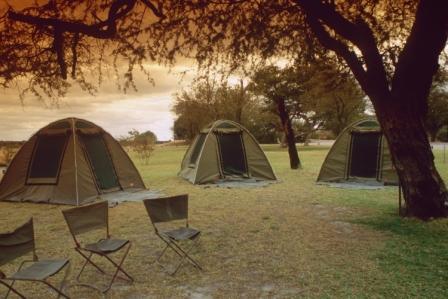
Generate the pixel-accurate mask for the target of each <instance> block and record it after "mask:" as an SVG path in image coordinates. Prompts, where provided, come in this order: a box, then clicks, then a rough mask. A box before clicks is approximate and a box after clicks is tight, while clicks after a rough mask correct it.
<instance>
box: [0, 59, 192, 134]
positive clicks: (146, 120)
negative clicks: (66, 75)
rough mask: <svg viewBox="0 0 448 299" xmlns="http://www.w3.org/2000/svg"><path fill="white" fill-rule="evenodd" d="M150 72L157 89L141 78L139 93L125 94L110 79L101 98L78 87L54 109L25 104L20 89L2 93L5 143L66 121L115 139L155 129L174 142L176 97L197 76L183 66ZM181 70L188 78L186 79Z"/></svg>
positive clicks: (31, 101)
mask: <svg viewBox="0 0 448 299" xmlns="http://www.w3.org/2000/svg"><path fill="white" fill-rule="evenodd" d="M149 70H150V73H151V75H152V77H153V79H154V81H155V85H154V86H153V85H152V84H151V83H149V82H148V81H147V80H146V78H144V76H143V75H141V74H140V75H139V74H137V76H136V80H135V81H136V85H137V89H138V90H137V92H135V91H129V92H127V93H126V94H125V93H123V92H122V91H119V90H118V88H117V86H116V83H115V81H114V79H109V80H107V79H106V80H104V83H103V84H102V86H101V88H100V89H99V90H98V92H97V93H96V94H95V96H92V95H90V94H88V93H86V92H83V91H81V90H80V89H79V88H78V87H73V88H72V89H71V90H70V92H69V93H68V95H67V97H65V98H64V99H62V100H61V101H60V103H59V107H49V106H48V105H46V104H45V103H42V102H39V101H38V100H37V99H36V98H35V97H34V96H31V95H30V96H27V97H26V98H25V101H24V103H23V104H22V102H21V101H20V98H19V96H18V91H17V90H14V89H6V90H5V89H3V90H1V89H0V140H3V141H6V140H14V141H18V140H27V139H28V138H29V137H30V136H31V135H32V134H34V133H35V132H36V131H38V130H39V129H40V128H42V127H43V126H45V125H46V124H48V123H49V122H52V121H55V120H58V119H62V118H66V117H78V118H83V119H87V120H89V121H92V122H94V123H96V124H97V125H99V126H101V127H102V128H103V129H104V130H106V131H108V132H109V133H111V134H112V135H113V136H114V137H120V136H124V135H127V133H128V132H129V131H130V130H131V129H136V130H138V131H140V132H144V131H147V130H150V131H152V132H154V133H155V134H156V136H157V138H158V140H170V139H172V138H173V137H172V136H173V133H172V130H171V128H172V126H173V121H174V117H175V115H174V114H173V113H172V112H171V111H170V110H171V106H172V102H173V99H174V97H173V95H174V94H175V93H176V92H179V91H181V90H182V88H187V87H188V85H189V84H190V83H191V80H192V77H193V76H194V72H193V69H192V67H191V66H187V65H177V66H175V67H174V68H172V69H171V70H170V69H168V68H166V67H163V66H158V65H151V66H149ZM181 72H186V74H185V75H184V76H181V74H180V73H181Z"/></svg>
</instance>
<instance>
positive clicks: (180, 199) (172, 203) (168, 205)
mask: <svg viewBox="0 0 448 299" xmlns="http://www.w3.org/2000/svg"><path fill="white" fill-rule="evenodd" d="M143 203H144V205H145V208H146V211H147V212H148V215H149V218H150V219H151V223H152V225H153V227H154V231H155V233H156V235H157V236H158V237H159V238H160V239H162V241H163V242H165V244H166V246H165V248H164V249H163V250H162V252H161V253H160V255H159V256H158V257H157V258H156V260H155V262H157V263H159V264H160V265H161V266H162V267H164V265H163V264H161V263H160V259H161V258H162V256H163V255H164V254H165V252H166V250H167V249H168V248H170V249H172V250H173V251H174V253H176V254H177V255H178V256H179V262H178V263H177V265H176V266H175V268H174V271H172V272H171V273H170V274H171V275H174V274H176V272H177V270H179V268H180V266H181V265H182V263H183V262H184V260H185V259H186V260H188V261H189V262H190V263H191V264H193V266H195V267H196V268H198V269H200V270H202V268H201V266H200V265H199V264H198V262H196V261H195V260H194V259H193V258H192V257H191V256H190V255H189V252H190V251H191V250H192V249H193V248H194V247H195V246H196V245H197V244H198V241H199V237H200V234H201V232H200V231H199V230H196V229H194V228H190V227H189V225H188V195H187V194H184V195H178V196H172V197H163V198H156V199H145V200H144V201H143ZM176 220H185V225H183V226H182V227H180V228H176V229H166V230H162V229H161V228H160V225H159V224H160V223H163V222H164V223H167V222H174V221H176ZM182 223H183V221H182ZM184 241H191V242H192V244H191V246H190V247H189V248H188V249H186V250H185V249H183V248H182V247H181V243H183V242H184Z"/></svg>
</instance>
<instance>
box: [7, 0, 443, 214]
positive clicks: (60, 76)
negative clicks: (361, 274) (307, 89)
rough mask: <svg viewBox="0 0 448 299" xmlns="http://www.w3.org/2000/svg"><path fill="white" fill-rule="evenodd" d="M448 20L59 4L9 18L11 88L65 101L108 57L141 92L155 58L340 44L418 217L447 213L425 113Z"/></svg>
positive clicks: (439, 2)
mask: <svg viewBox="0 0 448 299" xmlns="http://www.w3.org/2000/svg"><path fill="white" fill-rule="evenodd" d="M447 24H448V9H446V0H419V1H415V0H397V1H389V0H360V1H334V0H274V1H253V0H241V1H231V0H223V1H219V2H218V1H202V0H198V1H174V0H172V1H162V0H157V1H156V0H153V1H151V0H111V1H109V2H103V1H95V0H87V1H80V0H75V1H73V0H71V1H69V0H52V1H49V2H48V4H46V5H43V6H39V5H38V4H36V6H35V7H32V8H27V9H22V10H19V9H18V8H16V9H14V8H11V9H9V10H8V11H7V13H6V14H5V16H4V17H3V18H2V24H1V26H0V28H1V29H0V40H1V41H2V43H1V45H0V59H1V61H2V62H3V63H2V65H0V78H1V81H0V84H2V85H3V86H11V85H13V84H14V82H17V80H19V78H26V80H27V82H29V83H30V90H31V91H33V92H36V93H39V92H42V91H43V92H44V93H46V94H49V95H50V96H57V95H61V94H62V95H63V93H64V92H65V91H66V89H67V88H68V84H70V83H71V82H70V81H68V80H65V78H68V73H69V72H70V74H71V75H72V76H73V77H74V78H76V80H77V81H78V83H79V84H81V85H82V86H83V87H84V88H86V89H89V88H90V87H91V86H90V85H91V82H89V80H87V79H86V78H87V77H86V74H87V72H88V71H90V70H91V71H92V72H94V73H96V74H97V75H98V74H99V77H100V78H101V74H102V71H101V70H102V69H103V68H104V64H105V60H107V59H112V62H114V61H115V65H117V61H120V59H123V60H124V61H126V62H127V64H128V67H127V68H126V71H124V72H123V73H124V78H125V83H124V84H125V87H127V86H129V87H132V82H133V80H132V74H133V70H134V69H135V67H136V66H142V67H144V64H143V61H145V60H150V61H156V62H160V63H167V64H170V63H173V62H174V61H175V60H176V58H177V57H180V56H185V57H193V58H195V59H196V60H197V61H198V63H199V64H200V65H201V66H216V65H220V63H222V62H223V63H226V64H225V65H226V66H228V67H229V68H230V69H235V68H239V67H244V66H245V65H246V64H247V63H248V62H253V61H256V60H257V59H268V58H275V57H280V56H281V57H285V58H297V57H299V58H301V59H304V60H312V59H313V58H314V57H317V56H319V57H321V56H322V55H323V54H327V53H326V50H329V51H331V52H332V53H334V55H336V56H337V57H338V58H339V59H340V60H341V62H343V63H344V64H345V65H346V66H347V67H348V68H350V70H351V71H352V73H353V75H354V77H355V78H356V80H357V81H358V83H359V85H360V86H361V88H362V90H363V91H364V92H365V93H366V95H367V96H368V97H369V99H370V100H371V101H372V103H373V107H374V109H375V112H376V115H377V118H378V120H379V122H380V124H381V127H382V130H383V132H384V135H385V137H386V138H387V140H388V143H389V146H390V150H391V156H392V160H393V163H394V165H395V167H396V169H397V172H398V175H399V177H400V181H401V185H402V186H403V189H404V197H405V201H406V207H407V208H406V211H407V215H410V216H416V217H419V218H422V219H428V218H430V217H444V216H446V215H447V209H446V207H445V204H446V202H447V200H448V193H447V190H446V187H445V184H444V182H443V180H442V179H441V177H440V175H439V173H438V171H437V170H436V167H435V165H434V156H433V154H432V151H431V148H430V144H429V140H428V137H427V134H426V130H425V126H424V120H425V117H426V113H427V111H428V94H429V90H430V87H431V82H432V77H433V75H434V74H435V73H436V71H437V69H438V68H439V56H440V53H441V52H442V51H443V49H444V48H445V46H446V41H447V37H448V30H447V29H446V28H447ZM319 45H320V46H319ZM108 54H110V55H108ZM95 63H96V64H95ZM112 65H113V64H112ZM94 66H96V68H95V67H94ZM118 73H119V72H118ZM126 84H128V85H126Z"/></svg>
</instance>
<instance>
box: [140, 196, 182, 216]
mask: <svg viewBox="0 0 448 299" xmlns="http://www.w3.org/2000/svg"><path fill="white" fill-rule="evenodd" d="M143 203H144V204H145V207H146V211H147V212H148V215H149V218H151V222H152V223H159V222H168V221H173V220H182V219H186V220H187V221H188V194H183V195H176V196H171V197H162V198H155V199H145V200H144V201H143Z"/></svg>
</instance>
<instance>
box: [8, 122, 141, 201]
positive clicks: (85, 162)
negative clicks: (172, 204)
mask: <svg viewBox="0 0 448 299" xmlns="http://www.w3.org/2000/svg"><path fill="white" fill-rule="evenodd" d="M139 190H145V184H144V183H143V180H142V178H141V177H140V174H139V172H138V171H137V169H136V168H135V166H134V164H133V163H132V161H131V159H130V158H129V156H128V155H127V153H126V152H125V151H124V150H123V148H122V147H121V145H120V144H119V143H118V142H117V141H116V140H115V139H114V138H113V137H112V136H111V135H110V134H109V133H107V132H106V131H104V130H103V129H102V128H100V127H98V126H97V125H95V124H93V123H91V122H88V121H86V120H82V119H77V118H67V119H62V120H58V121H55V122H53V123H50V124H49V125H47V126H46V127H44V128H42V129H40V130H39V131H38V132H37V133H35V134H34V135H33V136H32V137H31V138H30V139H29V140H28V141H27V142H26V143H25V144H24V145H23V146H22V147H21V148H20V150H19V151H18V152H17V154H16V155H15V157H14V159H13V160H12V161H11V163H10V165H9V167H8V169H7V170H6V173H5V175H4V177H3V179H2V181H1V182H0V200H8V201H30V202H46V203H57V204H69V205H82V204H85V203H87V202H91V201H94V200H95V199H96V198H98V197H100V196H101V195H104V196H106V195H107V196H108V198H110V197H111V194H112V195H113V194H117V196H122V195H123V194H121V193H123V192H129V193H130V192H137V191H139ZM112 197H113V196H112Z"/></svg>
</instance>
